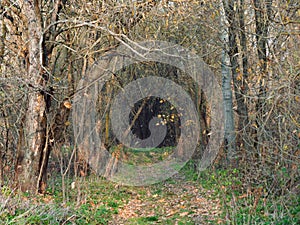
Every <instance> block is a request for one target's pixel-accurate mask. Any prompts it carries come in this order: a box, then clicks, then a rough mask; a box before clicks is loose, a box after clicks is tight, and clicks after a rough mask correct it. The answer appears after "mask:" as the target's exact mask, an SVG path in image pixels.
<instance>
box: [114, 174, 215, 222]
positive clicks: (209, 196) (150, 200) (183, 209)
mask: <svg viewBox="0 0 300 225" xmlns="http://www.w3.org/2000/svg"><path fill="white" fill-rule="evenodd" d="M141 192H142V194H141ZM131 196H132V197H131V198H130V199H129V201H128V202H127V203H126V204H125V205H124V206H123V207H122V208H120V209H119V211H118V214H115V215H114V216H113V221H112V222H111V223H110V224H118V225H121V224H125V225H127V224H128V225H129V224H130V225H131V224H210V223H209V221H214V222H211V224H212V223H214V224H216V223H218V222H219V223H220V222H221V220H219V219H218V218H220V214H221V209H220V208H221V206H220V201H219V199H217V198H216V197H214V191H213V190H206V189H203V188H202V187H201V186H200V185H199V183H197V182H192V181H186V179H185V178H184V176H183V175H176V176H175V177H174V179H173V180H172V182H165V183H164V184H161V185H160V186H159V187H154V186H148V187H143V188H138V189H137V191H132V193H131Z"/></svg>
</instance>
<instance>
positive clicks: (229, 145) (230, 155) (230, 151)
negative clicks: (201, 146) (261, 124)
mask: <svg viewBox="0 0 300 225" xmlns="http://www.w3.org/2000/svg"><path fill="white" fill-rule="evenodd" d="M229 4H230V3H229V2H228V1H225V0H223V7H224V12H223V13H225V15H224V16H223V17H221V26H222V33H221V39H222V41H223V42H224V46H223V51H222V67H221V70H222V90H223V101H224V110H225V137H224V141H225V150H226V158H227V163H228V164H231V163H232V162H233V161H234V158H235V155H236V146H235V128H234V117H233V103H232V101H233V100H232V89H231V80H232V79H231V77H232V74H231V73H230V69H229V68H230V59H232V57H230V58H229V55H230V53H232V49H231V48H230V47H231V45H230V41H232V38H233V37H232V36H229V32H232V31H229V30H228V28H227V27H226V24H225V21H226V14H228V13H229V11H228V7H229ZM227 18H228V19H229V17H228V15H227ZM228 48H229V49H228ZM231 64H232V63H231ZM231 66H232V65H231ZM231 71H233V70H231Z"/></svg>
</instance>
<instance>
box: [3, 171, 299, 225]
mask: <svg viewBox="0 0 300 225" xmlns="http://www.w3.org/2000/svg"><path fill="white" fill-rule="evenodd" d="M243 181H244V178H243V176H242V175H241V173H240V171H238V170H236V169H234V170H211V171H207V172H204V173H201V174H197V173H195V172H194V170H193V169H192V166H190V165H186V166H185V167H184V168H183V169H182V170H181V171H180V172H179V173H178V174H176V175H174V176H173V177H171V178H169V179H168V180H166V181H164V182H160V183H157V184H154V185H149V186H142V187H134V186H121V185H117V184H115V183H112V182H109V181H107V180H105V179H103V178H99V177H96V176H88V177H84V178H77V179H76V180H74V179H73V178H72V177H65V179H64V180H62V178H61V176H59V175H58V176H56V177H55V178H54V179H51V180H49V186H48V189H47V192H46V193H45V194H43V195H35V196H30V195H27V194H26V193H25V194H24V193H17V191H16V190H14V189H11V188H9V187H8V186H2V187H1V192H0V224H20V225H21V224H22V225H23V224H76V225H77V224H94V225H96V224H107V225H121V224H124V225H134V224H140V225H142V224H170V225H173V224H182V225H184V224H203V225H205V224H249V225H250V224H287V225H290V224H299V222H300V197H299V195H297V194H293V193H291V192H289V193H287V194H282V195H272V194H268V195H267V193H266V192H265V188H264V187H263V186H261V185H259V186H257V185H254V184H253V186H250V187H248V188H247V189H246V188H245V183H243Z"/></svg>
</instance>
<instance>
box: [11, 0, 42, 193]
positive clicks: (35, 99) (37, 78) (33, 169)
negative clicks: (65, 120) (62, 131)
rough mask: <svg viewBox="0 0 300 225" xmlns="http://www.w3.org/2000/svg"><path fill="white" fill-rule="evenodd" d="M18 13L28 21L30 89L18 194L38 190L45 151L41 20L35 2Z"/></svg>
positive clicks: (20, 160) (19, 150)
mask: <svg viewBox="0 0 300 225" xmlns="http://www.w3.org/2000/svg"><path fill="white" fill-rule="evenodd" d="M22 7H23V8H22V11H23V13H24V15H25V16H26V19H27V22H28V37H29V40H28V48H29V49H28V50H29V66H28V78H29V80H30V86H31V88H32V90H31V91H30V93H29V94H28V109H27V112H26V115H25V118H24V138H23V140H21V142H22V144H21V145H20V149H18V160H17V161H18V165H17V174H16V175H17V180H18V184H19V186H20V187H21V190H22V191H28V192H31V193H34V192H37V191H38V189H39V175H40V173H39V171H40V164H41V160H42V155H43V154H42V153H43V151H44V148H45V138H46V137H45V125H46V117H45V113H46V102H45V98H44V95H43V93H42V92H41V91H40V90H41V89H43V87H44V86H45V81H44V79H43V76H42V67H41V66H42V58H43V57H42V54H43V53H42V52H41V51H42V47H41V45H40V40H41V38H42V35H43V33H42V20H41V13H40V9H39V5H38V1H36V0H28V1H24V2H23V4H22Z"/></svg>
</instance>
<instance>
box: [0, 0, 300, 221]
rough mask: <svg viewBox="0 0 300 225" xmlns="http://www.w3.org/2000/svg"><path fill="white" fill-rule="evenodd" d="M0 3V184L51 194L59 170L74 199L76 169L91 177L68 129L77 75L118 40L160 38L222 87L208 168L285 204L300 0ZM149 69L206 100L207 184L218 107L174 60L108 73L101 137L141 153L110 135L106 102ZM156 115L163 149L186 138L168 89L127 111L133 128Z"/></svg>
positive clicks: (297, 79)
mask: <svg viewBox="0 0 300 225" xmlns="http://www.w3.org/2000/svg"><path fill="white" fill-rule="evenodd" d="M0 13H1V14H0V15H1V16H0V183H1V186H2V187H6V188H8V187H9V188H11V189H14V190H21V191H22V192H26V193H31V194H33V193H47V190H48V189H49V187H50V186H51V185H50V184H51V180H52V181H53V179H54V180H55V179H57V180H62V183H60V184H61V186H62V187H63V188H62V190H63V194H64V197H67V196H68V193H67V191H68V187H67V186H68V185H67V184H66V183H67V182H68V179H72V180H77V179H78V180H79V179H83V178H85V177H87V176H91V175H92V174H93V170H92V169H91V168H89V165H88V164H87V162H85V160H84V157H83V156H82V155H81V154H80V151H78V148H77V147H78V146H77V145H76V140H75V139H74V135H73V127H72V116H71V113H72V109H73V108H72V103H73V97H74V94H75V92H76V88H77V87H78V83H79V81H80V79H81V78H82V77H84V75H85V74H86V72H87V70H88V68H89V67H90V66H92V65H93V64H94V63H95V61H97V60H98V59H99V57H100V56H103V55H105V53H107V52H109V51H111V50H113V49H115V48H116V47H118V46H120V45H124V44H128V45H129V46H130V45H133V44H134V43H135V42H139V41H146V40H162V41H168V42H172V43H176V44H179V45H182V46H184V47H185V48H188V49H190V50H191V51H192V52H193V53H195V54H197V55H198V56H200V57H201V58H202V59H203V60H204V61H205V63H206V64H208V65H209V67H210V69H211V70H212V71H213V72H214V73H215V75H216V77H217V79H218V81H219V83H220V85H221V86H222V90H223V100H224V109H225V121H226V123H225V136H224V144H223V146H222V148H221V149H220V153H219V155H218V157H217V158H216V160H215V162H214V163H213V165H212V166H211V168H210V170H211V171H212V170H230V171H231V170H232V169H233V170H234V171H236V170H238V171H239V173H240V175H239V176H240V181H241V184H239V185H238V187H236V189H239V190H240V191H241V192H245V193H246V192H247V190H253V188H254V189H255V191H254V193H255V194H256V195H255V194H254V196H259V197H256V198H255V199H254V203H253V204H255V205H257V204H258V203H255V201H257V202H258V201H260V200H261V199H262V198H263V199H268V197H270V196H276V198H277V197H280V196H284V198H283V199H286V200H282V201H283V202H284V203H283V204H282V205H283V208H284V207H285V206H286V204H287V203H286V202H289V201H290V198H289V196H291V195H299V194H300V192H299V184H300V180H299V155H300V107H299V106H300V95H299V93H300V75H299V74H300V54H299V52H300V51H299V44H300V4H299V1H297V0H286V1H280V0H218V1H215V0H212V1H204V0H203V1H200V0H186V1H184V0H173V1H169V0H142V1H131V0H120V1H118V0H101V1H96V0H95V1H74V0H53V1H47V0H26V1H22V0H19V1H11V0H1V5H0ZM150 75H155V76H161V77H165V78H167V79H170V80H172V81H174V82H176V83H177V84H179V85H181V86H182V87H183V88H184V89H185V90H186V91H187V92H188V93H189V94H190V95H191V98H192V99H193V101H194V103H195V106H196V107H197V109H198V113H199V118H200V125H201V128H200V129H201V132H200V133H201V137H200V139H199V144H198V147H197V150H196V151H195V154H194V156H193V159H192V160H191V167H192V168H193V171H194V172H193V173H195V174H197V177H198V178H199V179H200V183H201V176H202V175H201V174H202V172H200V171H198V170H197V168H198V166H199V165H198V162H199V159H200V158H201V156H202V153H203V150H204V149H205V146H206V145H207V143H208V141H209V139H210V135H211V133H210V132H211V130H210V121H211V118H210V107H211V106H210V103H209V102H208V101H207V99H206V97H205V94H204V93H203V91H201V89H199V88H198V86H197V85H196V83H195V82H194V81H193V80H192V79H191V78H189V77H188V76H187V75H186V74H184V73H183V72H182V71H179V70H178V69H177V68H175V67H172V66H169V65H165V64H160V63H140V64H135V65H131V66H129V67H127V68H125V69H124V70H122V71H120V72H119V73H118V74H112V76H111V79H110V80H109V81H108V82H106V84H105V86H104V87H103V89H102V90H101V95H99V104H98V105H97V107H98V108H97V111H98V113H99V115H98V116H99V118H100V119H99V122H100V129H101V130H102V134H103V136H102V137H101V138H102V141H103V143H104V145H105V147H106V148H108V149H110V151H111V152H112V153H113V154H114V155H115V156H116V159H117V160H125V161H126V160H129V159H128V158H131V159H133V158H132V155H130V154H131V153H128V152H126V149H124V147H123V146H122V143H119V141H118V140H116V138H115V137H114V134H113V132H112V130H111V125H110V115H109V108H110V104H111V102H112V100H113V98H114V96H116V94H117V93H118V91H119V90H120V89H121V88H122V87H124V86H125V85H126V84H128V83H130V82H131V81H133V80H135V79H137V78H140V77H147V76H150ZM179 75H180V76H179ZM135 115H136V117H135ZM158 115H160V116H162V117H163V119H164V123H165V124H166V126H167V129H168V134H167V136H166V138H165V140H164V142H163V143H162V144H161V145H160V146H158V147H159V148H161V149H164V150H163V151H167V152H168V151H171V150H170V148H172V147H173V146H176V145H177V144H178V143H177V141H178V137H179V136H180V116H179V115H180V112H179V111H178V110H177V111H176V109H173V107H172V105H171V104H170V103H169V102H168V101H166V100H165V99H159V98H154V97H153V98H148V99H142V100H141V101H140V102H138V103H137V104H136V107H135V109H133V111H132V114H131V115H130V120H131V121H134V125H133V127H132V132H133V133H134V134H135V135H137V136H138V137H140V138H142V139H143V138H146V137H147V136H149V130H147V129H141V127H145V126H147V123H148V122H149V120H150V119H151V118H152V117H153V116H158ZM157 154H159V153H157ZM166 154H169V153H166ZM143 157H146V158H147V156H143ZM161 157H162V156H160V155H159V156H157V158H156V159H153V158H152V161H153V160H154V161H155V160H159V159H162V158H161ZM146 158H144V159H146ZM133 161H134V160H133ZM150 162H151V161H150ZM132 163H137V162H132ZM105 166H106V167H109V166H111V164H107V165H105ZM109 169H114V168H109ZM58 177H59V178H58ZM205 179H206V178H205ZM232 188H233V189H234V188H235V187H232ZM247 193H248V192H247ZM64 201H66V199H64ZM225 202H226V201H225ZM298 203H299V202H298ZM225 205H226V204H225ZM293 207H294V206H293ZM287 208H288V206H287ZM227 214H228V212H227ZM297 215H298V216H299V213H298V214H297ZM290 217H291V218H292V216H291V215H290ZM227 219H228V221H229V220H230V218H227ZM281 224H284V223H281ZM286 224H287V223H286Z"/></svg>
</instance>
